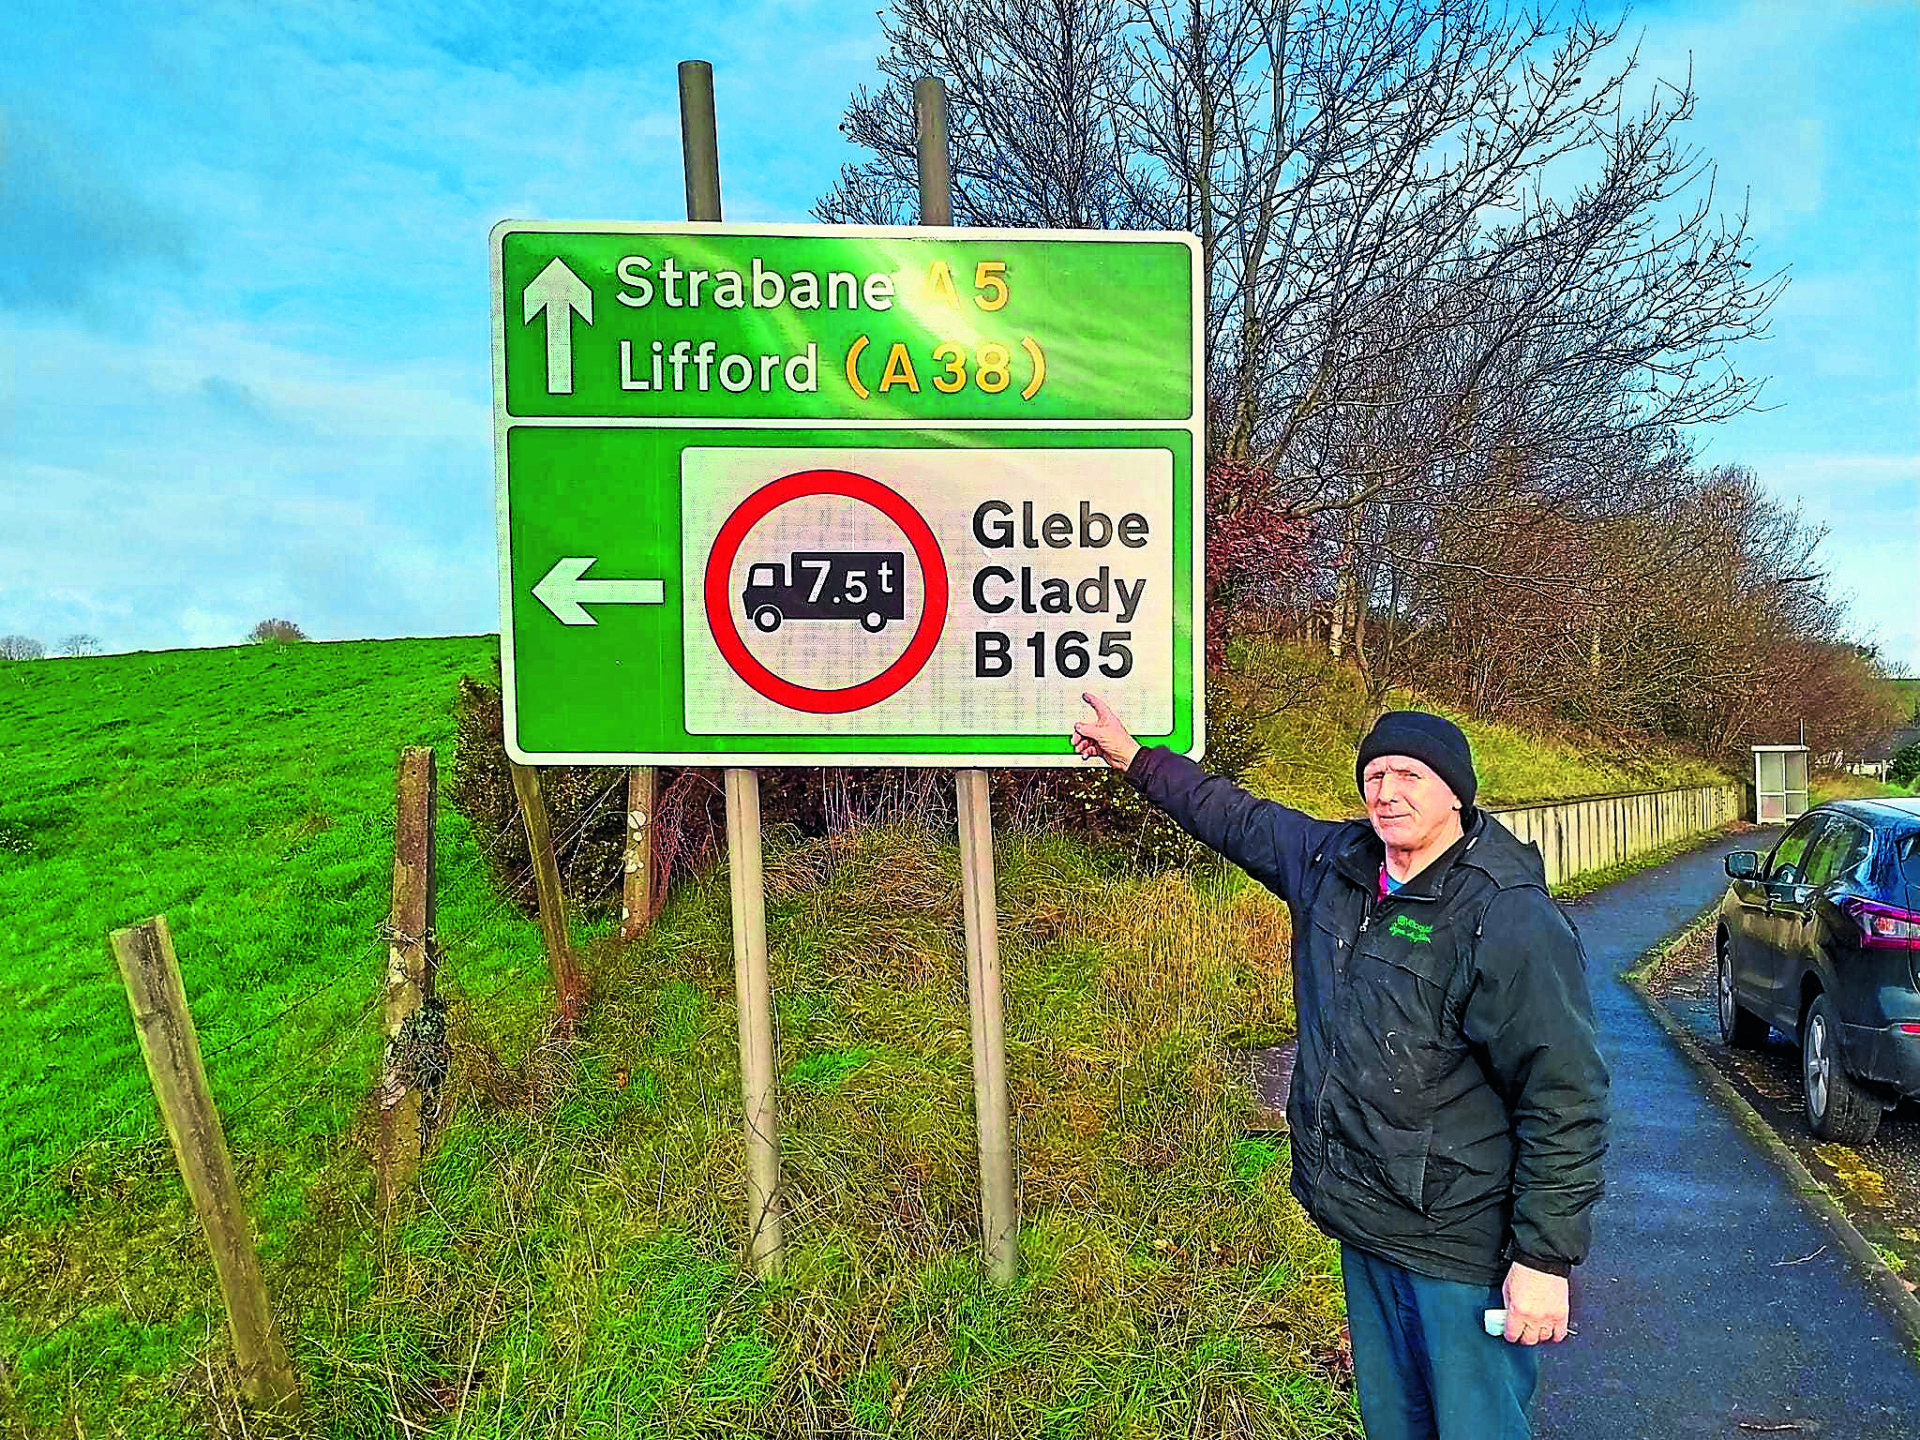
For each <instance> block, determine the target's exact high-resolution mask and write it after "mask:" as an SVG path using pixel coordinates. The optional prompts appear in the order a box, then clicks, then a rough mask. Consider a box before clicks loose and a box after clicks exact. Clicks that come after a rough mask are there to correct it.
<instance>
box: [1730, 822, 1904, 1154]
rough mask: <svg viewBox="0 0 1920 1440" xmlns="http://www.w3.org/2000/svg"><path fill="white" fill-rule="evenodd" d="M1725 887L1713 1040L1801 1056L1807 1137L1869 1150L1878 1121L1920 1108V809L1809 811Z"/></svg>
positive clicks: (1733, 864) (1750, 857)
mask: <svg viewBox="0 0 1920 1440" xmlns="http://www.w3.org/2000/svg"><path fill="white" fill-rule="evenodd" d="M1727 874H1729V875H1730V876H1732V877H1733V883H1732V884H1731V885H1729V886H1728V887H1727V893H1726V897H1725V898H1724V899H1723V900H1721V902H1720V917H1719V925H1718V934H1717V936H1716V938H1715V952H1716V957H1717V967H1718V981H1717V983H1718V988H1719V1000H1720V1033H1721V1035H1722V1036H1723V1037H1724V1038H1725V1040H1726V1042H1727V1043H1728V1044H1729V1045H1740V1046H1756V1045H1759V1044H1760V1043H1761V1042H1762V1041H1763V1040H1765V1039H1766V1038H1767V1027H1768V1026H1772V1027H1773V1028H1774V1029H1775V1030H1778V1031H1779V1032H1780V1033H1781V1034H1782V1035H1785V1036H1786V1037H1787V1038H1788V1039H1789V1040H1792V1041H1794V1042H1796V1043H1797V1044H1798V1045H1799V1046H1800V1073H1801V1076H1802V1078H1803V1080H1804V1084H1805V1089H1806V1096H1807V1119H1808V1120H1809V1121H1810V1122H1811V1123H1812V1125H1813V1132H1814V1134H1816V1135H1818V1136H1819V1137H1820V1138H1821V1139H1823V1140H1838V1141H1842V1142H1844V1143H1846V1144H1849V1145H1858V1144H1862V1143H1864V1142H1866V1141H1868V1140H1871V1139H1872V1138H1873V1134H1874V1132H1875V1131H1876V1130H1878V1129H1879V1128H1880V1116H1881V1114H1882V1112H1883V1111H1885V1110H1890V1109H1892V1108H1893V1107H1894V1106H1895V1105H1897V1104H1899V1103H1900V1101H1902V1100H1920V799H1897V800H1841V801H1834V802H1832V803H1830V804H1826V805H1819V806H1816V807H1815V808H1814V809H1812V810H1809V811H1808V812H1807V813H1806V814H1805V815H1803V816H1802V817H1801V818H1800V819H1798V820H1796V821H1795V822H1794V823H1793V825H1792V826H1791V827H1790V828H1789V829H1788V830H1787V832H1786V834H1784V835H1782V836H1781V837H1780V840H1779V842H1778V843H1777V844H1775V845H1774V847H1773V849H1772V851H1771V852H1770V853H1769V854H1768V855H1767V856H1766V857H1765V858H1764V859H1762V858H1761V856H1760V855H1758V854H1757V853H1755V852H1754V851H1751V850H1737V851H1735V852H1734V853H1733V854H1731V855H1729V856H1727Z"/></svg>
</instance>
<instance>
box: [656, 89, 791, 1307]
mask: <svg viewBox="0 0 1920 1440" xmlns="http://www.w3.org/2000/svg"><path fill="white" fill-rule="evenodd" d="M680 147H681V156H682V159H683V161H684V163H685V167H686V175H687V218H688V219H689V220H718V219H719V218H720V143H719V138H718V134H717V132H716V130H715V126H714V119H713V66H712V65H710V64H709V63H708V62H707V61H705V60H683V61H681V62H680ZM726 779H727V784H726V789H727V871H728V875H729V879H730V884H731V888H732V891H733V994H734V1004H735V1007H736V1009H737V1011H738V1014H739V1020H740V1103H741V1107H742V1109H743V1110H744V1111H745V1118H744V1124H745V1126H746V1138H747V1251H748V1254H749V1255H750V1256H751V1257H752V1259H753V1268H754V1269H755V1271H757V1272H758V1273H759V1274H761V1275H778V1274H779V1273H780V1263H781V1257H782V1245H781V1236H780V1114H779V1111H778V1110H777V1109H776V1108H775V1103H774V1102H775V1095H774V1074H775V1068H776V1067H775V1063H774V1053H773V989H772V986H771V985H770V983H769V982H768V979H767V909H766V890H765V885H764V882H763V880H762V878H761V863H760V862H761V849H760V772H759V771H757V770H750V769H745V768H741V767H730V768H729V769H728V770H727V772H726Z"/></svg>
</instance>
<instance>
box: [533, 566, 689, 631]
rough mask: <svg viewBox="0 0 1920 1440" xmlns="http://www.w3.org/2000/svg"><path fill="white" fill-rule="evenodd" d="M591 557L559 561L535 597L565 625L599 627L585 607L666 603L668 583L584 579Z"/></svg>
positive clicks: (534, 594)
mask: <svg viewBox="0 0 1920 1440" xmlns="http://www.w3.org/2000/svg"><path fill="white" fill-rule="evenodd" d="M593 559H594V557H593V556H591V555H570V556H568V557H567V558H566V559H565V560H561V561H559V562H557V563H556V564H555V565H554V567H553V568H552V569H551V570H549V571H548V572H547V573H546V575H545V576H544V577H542V579H541V581H540V583H539V584H538V585H536V586H534V587H533V598H534V599H536V600H538V601H539V602H540V603H541V604H542V605H544V606H546V607H547V609H549V610H551V611H552V612H553V617H554V619H556V620H558V621H559V622H560V623H561V624H562V625H597V624H599V623H600V622H599V621H597V620H595V619H594V618H593V616H591V615H589V614H588V613H587V612H586V611H585V610H582V609H581V608H580V607H581V606H582V605H660V604H664V603H665V602H666V598H667V584H666V581H664V580H583V579H581V578H580V577H581V576H582V575H584V574H586V573H587V567H588V566H590V565H592V564H593Z"/></svg>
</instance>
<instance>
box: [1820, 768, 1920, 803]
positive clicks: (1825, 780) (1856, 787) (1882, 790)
mask: <svg viewBox="0 0 1920 1440" xmlns="http://www.w3.org/2000/svg"><path fill="white" fill-rule="evenodd" d="M1808 790H1809V793H1808V796H1807V798H1808V800H1809V802H1810V803H1812V804H1814V805H1824V804H1825V803H1826V802H1827V801H1829V800H1885V799H1890V798H1894V797H1898V796H1903V795H1920V789H1915V788H1914V787H1913V786H1911V785H1893V784H1889V783H1888V782H1887V781H1885V780H1875V779H1874V778H1873V777H1872V776H1871V775H1849V774H1845V773H1835V772H1833V771H1828V770H1823V771H1820V772H1819V773H1818V774H1816V775H1814V777H1813V779H1812V782H1811V784H1810V785H1809V787H1808Z"/></svg>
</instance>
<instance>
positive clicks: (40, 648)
mask: <svg viewBox="0 0 1920 1440" xmlns="http://www.w3.org/2000/svg"><path fill="white" fill-rule="evenodd" d="M46 653H47V647H46V646H44V645H42V644H41V643H40V642H39V641H38V640H35V639H34V638H33V637H32V636H31V635H0V660H38V659H39V658H40V657H41V656H43V655H45V654H46Z"/></svg>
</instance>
